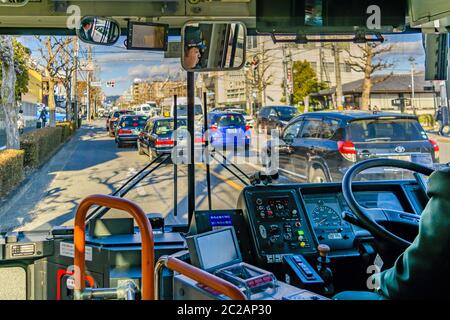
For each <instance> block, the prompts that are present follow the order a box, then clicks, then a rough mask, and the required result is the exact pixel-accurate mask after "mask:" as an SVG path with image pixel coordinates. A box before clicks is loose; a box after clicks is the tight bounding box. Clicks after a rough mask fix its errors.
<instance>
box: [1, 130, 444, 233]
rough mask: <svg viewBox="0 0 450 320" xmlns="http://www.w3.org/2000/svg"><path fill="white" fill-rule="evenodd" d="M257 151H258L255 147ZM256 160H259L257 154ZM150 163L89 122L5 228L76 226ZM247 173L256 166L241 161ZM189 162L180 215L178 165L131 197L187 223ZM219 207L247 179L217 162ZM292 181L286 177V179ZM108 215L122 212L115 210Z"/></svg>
mask: <svg viewBox="0 0 450 320" xmlns="http://www.w3.org/2000/svg"><path fill="white" fill-rule="evenodd" d="M439 144H440V148H441V162H443V163H444V162H450V139H440V141H439ZM252 153H253V152H252ZM251 160H253V161H254V160H255V157H252V158H251ZM147 163H148V158H147V157H146V156H140V155H138V153H137V151H136V149H135V148H122V149H118V148H117V147H116V145H115V143H114V139H113V138H110V137H108V135H107V133H106V132H105V130H104V121H98V122H94V123H92V124H91V125H84V126H83V127H82V129H81V130H79V131H78V132H77V134H76V135H75V136H74V137H73V138H72V139H71V140H70V141H69V142H68V143H67V144H66V145H65V146H64V147H63V148H62V149H61V150H60V151H59V152H58V153H57V154H56V155H55V156H54V157H53V158H52V160H51V161H50V162H49V163H47V164H46V165H44V166H43V167H42V168H41V169H40V170H37V171H35V172H34V173H32V174H31V175H30V176H29V177H28V178H27V180H26V181H25V183H24V184H23V185H22V186H21V188H19V189H18V190H16V191H15V192H14V193H13V194H12V195H10V196H9V198H8V199H6V200H3V201H2V202H0V231H5V230H33V229H50V228H51V227H52V226H57V225H72V224H73V217H74V213H75V210H76V208H77V206H78V204H79V203H80V201H81V200H82V199H83V198H84V197H86V196H88V195H91V194H111V193H112V192H113V191H114V190H115V189H116V188H118V187H119V186H120V185H121V184H122V183H123V182H125V181H126V180H127V178H129V177H130V176H131V175H132V174H133V172H137V171H139V170H140V169H141V168H143V167H144V166H145V165H146V164H147ZM239 167H240V168H241V169H243V170H244V171H245V172H246V173H247V174H250V173H252V172H255V170H256V169H257V166H255V165H253V164H252V165H249V164H245V165H240V166H239ZM186 169H187V167H186V166H179V167H178V181H179V182H178V201H177V203H178V215H177V216H176V217H174V214H173V207H174V205H173V166H172V165H169V166H165V167H162V168H160V169H159V170H158V171H156V172H154V173H153V174H152V175H150V176H149V177H147V178H146V179H145V180H144V181H143V182H142V183H141V184H139V185H138V187H137V188H135V189H134V190H133V191H131V192H130V193H129V194H128V195H127V196H126V198H128V199H131V200H133V201H136V202H137V203H138V204H139V205H140V206H141V207H142V208H143V209H144V211H145V212H147V213H160V214H162V215H163V216H164V217H166V223H167V224H177V223H186V222H187V213H186V212H187V178H186V171H187V170H186ZM211 169H212V175H211V182H212V202H213V208H214V209H228V208H234V207H235V206H236V203H237V198H238V196H239V191H240V190H241V189H242V187H243V184H242V183H241V182H239V180H238V179H236V178H235V177H234V176H232V175H231V174H230V173H228V172H227V171H226V170H225V169H224V168H222V167H221V166H219V165H217V164H215V165H212V166H211ZM283 181H286V179H282V180H281V182H283ZM206 190H207V189H206V179H205V170H204V165H197V167H196V206H197V209H207V207H208V205H207V191H206ZM108 215H110V216H117V215H120V213H118V212H114V211H111V212H110V213H109V214H108Z"/></svg>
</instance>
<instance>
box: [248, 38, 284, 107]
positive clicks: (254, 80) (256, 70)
mask: <svg viewBox="0 0 450 320" xmlns="http://www.w3.org/2000/svg"><path fill="white" fill-rule="evenodd" d="M270 41H271V40H270ZM280 50H281V48H278V47H277V48H268V47H267V46H266V45H265V42H264V41H263V42H261V43H259V44H258V46H257V48H256V49H252V50H248V51H247V57H248V60H247V63H246V68H245V69H246V71H245V85H246V88H247V99H249V98H250V97H251V96H252V94H253V93H256V94H257V97H256V101H257V102H259V103H260V104H265V103H266V98H267V97H266V88H267V87H268V86H270V85H271V84H272V83H273V75H272V73H271V70H270V68H271V66H272V64H273V63H274V62H275V61H276V60H279V59H277V58H276V57H274V56H272V55H271V54H270V53H271V52H276V51H278V52H279V51H280ZM249 100H250V101H247V103H249V104H250V105H251V101H252V99H249ZM251 111H252V113H253V111H254V110H251Z"/></svg>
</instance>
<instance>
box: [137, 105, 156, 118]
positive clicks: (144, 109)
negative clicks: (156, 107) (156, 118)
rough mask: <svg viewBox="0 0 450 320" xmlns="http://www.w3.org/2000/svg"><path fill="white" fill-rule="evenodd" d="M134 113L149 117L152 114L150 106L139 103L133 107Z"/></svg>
mask: <svg viewBox="0 0 450 320" xmlns="http://www.w3.org/2000/svg"><path fill="white" fill-rule="evenodd" d="M133 110H134V113H135V114H136V115H138V116H147V117H150V116H151V115H152V108H151V107H150V106H148V105H147V104H141V105H139V106H136V107H134V108H133Z"/></svg>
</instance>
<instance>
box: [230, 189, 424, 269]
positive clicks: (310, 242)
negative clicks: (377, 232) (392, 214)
mask: <svg viewBox="0 0 450 320" xmlns="http://www.w3.org/2000/svg"><path fill="white" fill-rule="evenodd" d="M354 194H355V198H356V200H357V201H358V203H359V204H361V205H362V206H364V207H367V208H384V209H392V210H399V211H404V212H409V213H416V214H420V213H421V212H422V210H423V208H424V206H425V204H426V200H425V197H424V192H423V190H422V189H421V188H420V187H419V186H418V185H417V183H416V182H415V181H395V182H394V181H392V182H386V181H380V182H371V183H370V184H369V183H367V182H359V183H355V184H354ZM241 197H242V199H241V200H240V201H239V204H238V208H240V209H242V210H243V212H244V216H245V217H246V220H247V223H248V225H249V229H250V233H251V234H250V237H251V238H252V240H251V242H252V243H253V244H254V255H256V258H257V260H258V261H259V262H260V263H265V264H276V263H279V262H282V258H283V255H286V254H302V255H304V256H315V255H316V254H317V250H316V248H317V246H318V244H327V245H329V246H330V248H331V251H332V253H333V254H334V255H339V254H340V252H341V253H344V252H347V253H348V252H349V251H351V250H354V251H355V252H356V251H357V248H356V245H355V240H359V239H367V238H369V239H372V236H371V235H370V233H369V232H368V231H366V230H364V229H362V228H360V227H357V226H354V225H351V224H350V223H348V222H346V221H344V220H343V219H342V212H343V211H345V210H347V211H351V210H350V208H349V207H348V205H347V203H346V201H345V199H344V197H343V194H342V189H341V185H340V184H336V183H328V184H320V185H317V184H314V185H313V184H311V185H309V184H290V185H271V186H265V187H260V186H252V187H247V188H245V189H244V191H243V193H242V196H241Z"/></svg>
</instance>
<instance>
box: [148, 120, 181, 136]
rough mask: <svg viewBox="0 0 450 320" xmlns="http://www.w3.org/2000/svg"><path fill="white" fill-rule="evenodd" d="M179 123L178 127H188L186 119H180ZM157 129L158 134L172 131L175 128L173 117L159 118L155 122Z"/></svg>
mask: <svg viewBox="0 0 450 320" xmlns="http://www.w3.org/2000/svg"><path fill="white" fill-rule="evenodd" d="M177 123H178V129H186V128H187V120H186V119H181V120H180V119H179V120H178V121H177ZM155 126H156V129H155V133H156V134H167V133H171V132H172V131H173V129H174V121H173V119H170V120H169V119H168V120H159V121H157V122H156V124H155Z"/></svg>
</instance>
